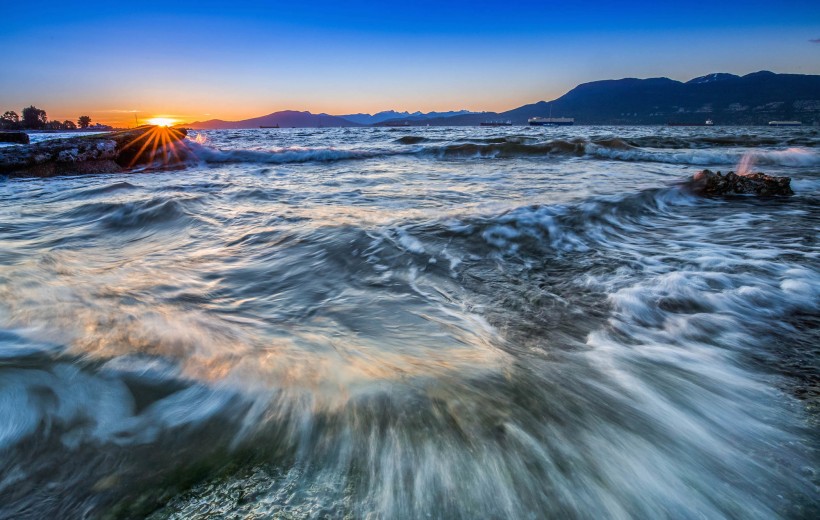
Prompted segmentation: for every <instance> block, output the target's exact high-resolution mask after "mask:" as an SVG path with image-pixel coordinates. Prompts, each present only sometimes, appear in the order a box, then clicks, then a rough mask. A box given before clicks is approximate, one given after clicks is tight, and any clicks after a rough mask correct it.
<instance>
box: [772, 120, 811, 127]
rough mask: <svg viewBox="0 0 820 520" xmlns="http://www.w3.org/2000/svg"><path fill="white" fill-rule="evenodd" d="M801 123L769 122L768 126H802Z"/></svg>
mask: <svg viewBox="0 0 820 520" xmlns="http://www.w3.org/2000/svg"><path fill="white" fill-rule="evenodd" d="M802 125H803V122H802V121H769V126H802Z"/></svg>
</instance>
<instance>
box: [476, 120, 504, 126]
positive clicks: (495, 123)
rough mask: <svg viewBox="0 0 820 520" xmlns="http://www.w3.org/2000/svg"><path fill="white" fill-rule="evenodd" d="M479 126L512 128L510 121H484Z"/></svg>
mask: <svg viewBox="0 0 820 520" xmlns="http://www.w3.org/2000/svg"><path fill="white" fill-rule="evenodd" d="M479 126H512V121H484V122H483V123H480V124H479Z"/></svg>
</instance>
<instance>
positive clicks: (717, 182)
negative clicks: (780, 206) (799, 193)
mask: <svg viewBox="0 0 820 520" xmlns="http://www.w3.org/2000/svg"><path fill="white" fill-rule="evenodd" d="M688 185H689V187H690V188H691V189H692V190H693V191H694V192H695V193H697V194H698V195H704V196H723V195H758V196H761V197H768V196H774V195H794V192H793V191H792V188H791V178H790V177H773V176H771V175H766V174H764V173H750V174H746V175H738V174H736V173H734V172H729V173H727V174H726V175H722V174H721V173H720V172H713V171H711V170H703V171H701V172H698V173H696V174H695V175H694V177H692V180H691V181H690V182H689V184H688Z"/></svg>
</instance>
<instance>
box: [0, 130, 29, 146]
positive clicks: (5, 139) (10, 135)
mask: <svg viewBox="0 0 820 520" xmlns="http://www.w3.org/2000/svg"><path fill="white" fill-rule="evenodd" d="M0 143H18V144H28V143H29V138H28V134H27V133H25V132H0Z"/></svg>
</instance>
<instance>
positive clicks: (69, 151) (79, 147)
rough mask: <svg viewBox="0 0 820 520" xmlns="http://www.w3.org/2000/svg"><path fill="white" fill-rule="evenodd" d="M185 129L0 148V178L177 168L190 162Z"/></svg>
mask: <svg viewBox="0 0 820 520" xmlns="http://www.w3.org/2000/svg"><path fill="white" fill-rule="evenodd" d="M186 135H187V132H186V131H185V130H184V129H176V128H164V127H157V126H143V127H139V128H136V129H133V130H124V131H120V132H109V133H105V134H97V135H85V136H80V137H69V138H66V139H53V140H48V141H43V142H40V143H35V144H30V145H27V146H10V147H2V148H0V175H6V176H10V177H51V176H54V175H76V174H86V173H116V172H121V171H126V170H129V169H132V168H142V167H174V166H178V165H180V164H183V163H184V162H185V161H187V160H189V159H191V157H192V154H191V152H190V149H189V148H188V146H187V144H186V143H185V141H184V138H185V136H186Z"/></svg>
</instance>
